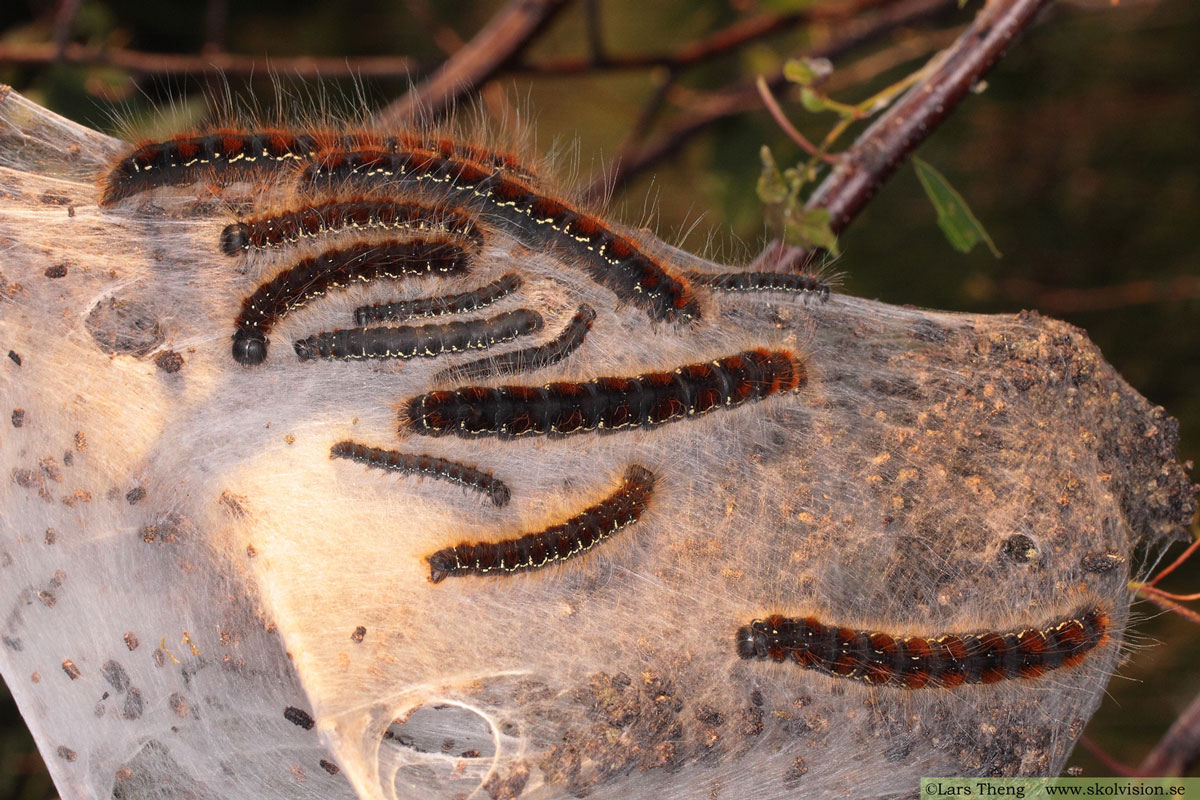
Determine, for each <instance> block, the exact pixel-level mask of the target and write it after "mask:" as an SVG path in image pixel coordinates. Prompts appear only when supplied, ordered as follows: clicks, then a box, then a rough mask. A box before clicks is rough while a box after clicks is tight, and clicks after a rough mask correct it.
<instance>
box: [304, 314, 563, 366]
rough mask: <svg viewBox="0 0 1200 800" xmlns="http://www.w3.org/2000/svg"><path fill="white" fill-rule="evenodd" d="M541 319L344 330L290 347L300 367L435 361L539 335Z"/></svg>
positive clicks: (527, 317) (533, 316)
mask: <svg viewBox="0 0 1200 800" xmlns="http://www.w3.org/2000/svg"><path fill="white" fill-rule="evenodd" d="M542 325H543V322H542V315H541V314H539V313H537V312H536V311H530V310H529V309H527V308H520V309H517V310H516V311H506V312H504V313H502V314H497V315H496V316H494V317H488V318H487V319H471V320H456V321H454V322H444V323H439V324H432V325H400V326H397V327H392V328H349V329H346V330H340V331H330V332H325V333H318V334H315V335H313V336H309V337H307V338H304V339H298V340H296V342H295V343H294V345H293V346H294V348H295V350H296V355H297V356H298V357H299V358H300V360H301V361H310V360H312V359H315V358H343V359H346V358H417V357H423V358H434V357H436V356H440V355H442V354H443V353H458V352H462V351H463V350H479V349H484V348H487V347H490V346H492V345H494V344H497V343H500V342H508V341H512V340H513V339H515V338H517V337H518V336H526V335H528V334H531V333H536V332H537V331H540V330H541V329H542Z"/></svg>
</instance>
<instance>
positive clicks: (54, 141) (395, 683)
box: [0, 90, 1194, 800]
mask: <svg viewBox="0 0 1200 800" xmlns="http://www.w3.org/2000/svg"><path fill="white" fill-rule="evenodd" d="M0 96H2V99H0V187H2V188H3V192H2V195H0V237H2V239H3V242H4V252H5V258H4V261H3V264H2V265H0V272H2V275H0V291H2V294H0V335H2V336H3V341H2V342H0V345H2V347H3V349H5V350H7V351H9V359H8V360H6V361H5V362H4V367H3V376H2V378H0V399H2V400H3V403H4V408H5V409H6V415H7V416H10V417H11V420H12V425H11V426H10V427H9V428H8V429H7V430H6V431H5V432H3V433H0V467H2V470H0V475H2V476H3V482H2V483H0V485H2V486H3V489H2V490H0V502H2V504H3V507H4V509H5V512H4V514H3V517H2V519H0V576H2V577H0V625H2V626H3V627H2V628H0V634H2V636H3V639H2V641H3V645H2V646H0V668H2V669H3V675H4V679H5V681H6V682H7V683H8V685H9V686H10V687H11V689H12V692H13V695H14V697H15V698H16V700H17V702H18V704H19V706H20V708H21V710H22V713H23V714H24V716H25V719H26V720H27V722H28V723H29V726H30V728H31V730H32V731H33V734H34V736H35V738H36V740H37V742H38V745H39V747H40V748H41V751H42V753H43V755H44V756H45V757H46V760H47V763H48V765H49V768H50V770H51V773H52V774H53V777H54V780H55V783H56V784H57V786H58V788H59V790H60V792H61V793H62V796H63V797H64V798H90V797H114V798H145V797H178V796H185V795H186V796H190V797H197V798H221V797H246V798H303V797H320V798H335V797H345V798H353V797H358V798H414V797H420V798H436V797H445V798H454V797H488V798H493V800H498V799H499V798H556V797H591V798H628V797H649V796H657V797H662V798H664V800H666V799H667V798H687V797H706V798H722V797H724V798H740V797H756V798H775V797H794V796H798V795H797V793H801V794H802V795H803V796H805V797H834V796H842V795H843V794H844V792H846V791H847V788H848V787H854V788H853V794H854V795H855V796H858V797H874V796H895V795H897V794H899V795H909V794H912V793H914V792H915V791H916V787H917V782H918V779H919V777H920V776H922V775H1044V774H1053V773H1057V772H1058V771H1059V770H1060V769H1061V768H1062V765H1063V763H1064V761H1065V759H1066V757H1067V755H1068V753H1069V752H1070V750H1071V748H1072V746H1073V745H1074V743H1075V741H1076V739H1077V738H1078V736H1079V734H1080V732H1081V731H1082V729H1083V726H1084V723H1085V722H1086V721H1087V719H1088V717H1089V716H1090V715H1091V714H1092V712H1093V711H1094V710H1095V708H1096V706H1097V705H1098V704H1099V701H1100V698H1101V696H1102V695H1103V693H1104V689H1105V686H1106V684H1107V681H1108V679H1109V677H1110V676H1111V675H1112V672H1113V670H1114V668H1115V666H1116V664H1117V662H1118V659H1119V657H1120V654H1121V649H1122V641H1123V632H1124V630H1125V627H1126V624H1127V621H1128V617H1129V605H1130V594H1129V588H1128V587H1129V581H1130V579H1131V577H1134V576H1136V575H1137V574H1140V573H1141V572H1142V571H1144V570H1145V569H1146V565H1147V564H1148V563H1152V562H1153V560H1154V559H1155V558H1156V557H1157V556H1158V555H1159V554H1160V553H1161V551H1162V548H1163V546H1164V545H1165V544H1166V543H1167V542H1169V541H1170V540H1171V539H1172V538H1174V537H1175V536H1177V535H1178V533H1179V532H1180V530H1181V529H1182V526H1183V525H1184V524H1185V523H1186V521H1187V520H1188V519H1189V518H1190V515H1191V513H1192V511H1193V508H1194V506H1193V494H1192V487H1191V484H1190V482H1189V480H1188V479H1187V476H1186V475H1185V473H1184V472H1183V470H1182V468H1181V467H1180V466H1179V465H1178V464H1177V463H1176V462H1175V444H1176V426H1175V422H1174V421H1173V420H1171V419H1170V418H1168V417H1167V416H1166V415H1165V414H1164V412H1163V411H1162V410H1161V409H1158V408H1153V407H1151V406H1150V405H1149V404H1148V403H1147V402H1146V401H1145V400H1144V399H1143V398H1141V397H1140V396H1138V395H1137V394H1136V393H1135V392H1134V391H1133V390H1132V389H1131V388H1130V387H1129V386H1128V385H1127V384H1126V383H1125V382H1124V381H1123V380H1121V378H1120V377H1119V376H1118V375H1116V374H1115V373H1114V372H1113V370H1112V369H1111V367H1109V366H1108V365H1107V364H1105V363H1104V361H1103V360H1102V358H1101V356H1100V354H1099V352H1098V351H1097V350H1096V348H1095V347H1094V346H1093V345H1092V344H1091V343H1090V342H1088V340H1087V339H1086V337H1085V336H1084V335H1083V334H1082V333H1081V332H1079V331H1078V330H1076V329H1073V328H1071V327H1070V326H1068V325H1065V324H1063V323H1059V322H1055V321H1053V320H1048V319H1044V318H1042V317H1039V316H1038V315H1036V314H1029V313H1025V314H1020V315H1015V316H1013V315H1004V316H991V317H988V316H972V315H963V314H946V313H940V312H932V311H924V310H918V309H911V308H895V307H891V306H887V305H884V304H881V303H877V302H871V301H867V300H861V299H857V298H853V297H849V296H845V295H842V294H839V293H836V292H833V293H831V292H830V291H829V288H828V287H827V286H824V285H823V284H822V283H821V281H820V280H819V278H817V277H815V276H803V279H801V278H799V277H794V276H783V275H782V274H779V275H775V274H772V273H769V272H766V273H764V272H762V271H761V269H762V267H761V266H759V267H757V269H759V270H760V271H758V272H748V271H741V270H738V269H737V268H736V267H731V266H723V265H717V264H712V263H709V262H706V261H703V260H701V259H698V258H695V257H693V256H690V255H687V254H685V253H681V252H679V251H676V250H674V249H672V248H670V247H668V246H666V245H665V244H663V243H661V242H659V241H658V240H656V239H654V238H652V237H650V236H649V235H647V234H644V233H641V232H633V231H631V230H630V229H627V228H625V227H624V226H622V225H619V224H617V223H615V222H613V221H610V220H608V219H607V218H605V217H604V216H602V215H601V213H600V212H599V211H598V210H597V209H594V208H590V207H588V206H586V205H585V204H582V203H576V202H575V201H574V200H573V199H571V197H570V195H569V194H567V193H564V192H563V191H561V190H560V189H559V188H558V187H556V186H555V185H554V184H553V182H551V181H548V180H547V179H545V178H544V177H539V176H540V175H541V174H542V170H539V168H537V167H536V166H527V165H526V164H524V163H522V160H521V158H520V157H518V156H514V155H510V154H508V153H504V152H494V151H493V150H491V149H489V148H488V147H487V146H486V144H485V143H483V142H481V141H477V140H474V139H471V138H470V137H461V136H455V135H451V134H448V133H446V132H442V131H432V132H419V133H408V134H404V135H395V134H392V135H384V134H381V133H378V132H375V131H371V130H363V131H354V132H345V131H343V132H338V133H330V132H328V131H281V130H269V131H258V132H256V131H254V130H251V129H245V130H239V131H232V130H225V131H223V132H219V133H199V134H189V135H187V136H182V137H180V138H178V139H174V140H170V141H167V142H160V143H156V144H151V145H144V146H141V147H139V148H137V149H134V150H131V149H130V147H129V146H128V145H126V144H124V143H122V142H119V141H116V140H113V139H110V138H108V137H106V136H103V135H101V134H98V133H95V132H93V131H90V130H86V129H84V128H80V127H78V126H76V125H74V124H72V123H69V122H67V121H65V120H63V119H60V118H58V117H56V116H54V115H53V114H51V113H50V112H47V111H45V110H44V109H41V108H39V107H37V106H36V105H34V104H32V103H30V102H29V101H27V100H26V99H24V98H22V97H21V96H20V95H18V94H16V93H14V92H11V91H7V90H4V91H3V94H2V95H0ZM376 309H380V310H379V311H376ZM305 342H310V343H312V344H311V345H309V344H305ZM289 343H290V344H292V345H293V347H289V346H288V344H289ZM306 354H307V355H308V356H309V357H307V358H305V357H304V356H305V355H306ZM1097 564H1102V565H1103V568H1097V567H1096V565H1097Z"/></svg>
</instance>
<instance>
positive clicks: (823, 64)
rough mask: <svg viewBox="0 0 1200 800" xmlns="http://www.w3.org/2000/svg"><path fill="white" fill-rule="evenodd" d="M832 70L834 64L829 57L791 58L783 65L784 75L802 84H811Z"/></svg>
mask: <svg viewBox="0 0 1200 800" xmlns="http://www.w3.org/2000/svg"><path fill="white" fill-rule="evenodd" d="M832 72H833V64H831V63H830V62H829V59H827V58H808V57H807V56H806V57H804V58H789V59H788V60H787V63H785V64H784V65H783V77H785V78H787V79H788V80H789V81H791V82H792V83H798V84H800V85H801V86H811V85H812V84H813V83H814V82H815V81H818V80H821V79H823V78H827V77H829V75H830V73H832Z"/></svg>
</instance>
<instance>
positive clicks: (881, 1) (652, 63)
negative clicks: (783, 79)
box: [511, 0, 893, 78]
mask: <svg viewBox="0 0 1200 800" xmlns="http://www.w3.org/2000/svg"><path fill="white" fill-rule="evenodd" d="M889 2H893V0H857V1H856V2H852V3H848V4H846V5H844V6H829V5H825V6H819V7H817V8H813V9H809V10H808V11H798V12H793V13H789V14H768V15H764V16H761V17H754V18H752V19H748V20H745V21H743V22H739V23H737V24H734V25H730V26H729V27H728V28H725V29H723V30H720V31H717V32H716V33H713V34H710V35H708V36H705V37H703V38H701V39H697V40H695V41H694V42H689V43H688V44H685V45H683V46H682V47H680V48H679V49H678V50H675V51H673V52H669V53H640V54H639V53H634V54H628V55H617V56H607V55H605V54H604V52H603V51H602V50H597V49H595V46H594V45H593V49H592V52H591V53H590V54H589V55H588V56H585V57H575V58H556V59H552V60H551V59H546V60H544V61H536V62H518V63H516V64H513V65H512V67H511V70H512V71H513V72H518V73H528V74H533V75H539V76H542V77H547V78H550V77H566V76H570V75H578V74H580V73H585V72H586V73H591V72H597V71H619V70H637V69H649V68H651V67H667V68H669V69H672V70H679V69H684V68H686V67H691V66H695V65H696V64H700V63H703V62H705V61H709V60H712V59H714V58H719V57H720V56H723V55H726V54H728V53H731V52H733V51H734V50H737V49H739V48H741V47H744V46H746V45H747V44H750V43H752V42H755V41H758V40H759V39H764V38H766V37H768V36H771V35H773V34H776V33H781V32H784V31H788V30H791V29H793V28H797V27H799V26H801V25H809V24H812V23H814V22H841V21H843V20H845V19H846V18H847V17H850V16H853V15H854V14H859V13H862V12H863V11H867V10H869V9H871V8H876V7H879V6H884V5H888V4H889Z"/></svg>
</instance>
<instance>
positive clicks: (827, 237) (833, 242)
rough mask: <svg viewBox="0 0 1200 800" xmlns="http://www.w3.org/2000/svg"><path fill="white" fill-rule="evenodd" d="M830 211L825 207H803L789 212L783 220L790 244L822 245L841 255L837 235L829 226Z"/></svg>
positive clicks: (808, 246)
mask: <svg viewBox="0 0 1200 800" xmlns="http://www.w3.org/2000/svg"><path fill="white" fill-rule="evenodd" d="M829 221H830V217H829V212H828V211H827V210H826V209H824V208H801V209H797V210H796V211H794V212H792V213H789V214H788V215H787V217H786V218H785V219H784V222H783V238H784V241H786V242H787V243H788V244H794V245H799V246H800V247H807V248H810V249H811V248H813V247H820V248H823V249H825V250H828V251H829V252H830V253H831V254H833V255H835V256H836V255H839V252H838V243H837V236H836V235H834V233H833V229H832V228H831V227H830V226H829Z"/></svg>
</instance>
